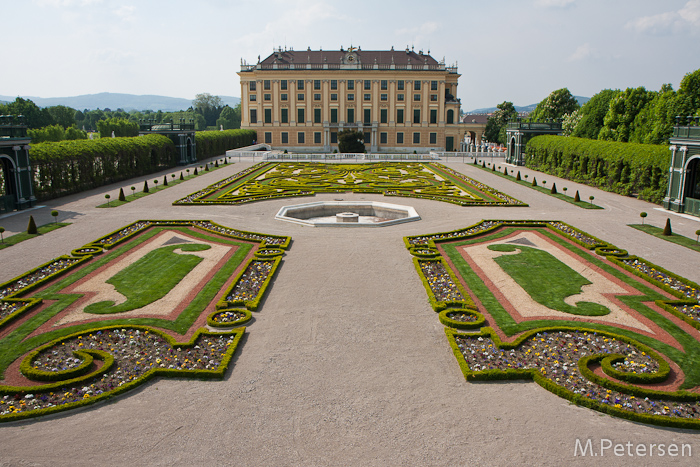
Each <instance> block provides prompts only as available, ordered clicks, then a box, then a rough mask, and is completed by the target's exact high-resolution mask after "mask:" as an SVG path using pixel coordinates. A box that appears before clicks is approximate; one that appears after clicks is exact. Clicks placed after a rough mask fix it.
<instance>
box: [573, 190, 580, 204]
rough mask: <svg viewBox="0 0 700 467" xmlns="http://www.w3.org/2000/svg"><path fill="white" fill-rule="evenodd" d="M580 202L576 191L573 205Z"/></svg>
mask: <svg viewBox="0 0 700 467" xmlns="http://www.w3.org/2000/svg"><path fill="white" fill-rule="evenodd" d="M580 202H581V197H580V196H579V194H578V190H576V196H574V203H580Z"/></svg>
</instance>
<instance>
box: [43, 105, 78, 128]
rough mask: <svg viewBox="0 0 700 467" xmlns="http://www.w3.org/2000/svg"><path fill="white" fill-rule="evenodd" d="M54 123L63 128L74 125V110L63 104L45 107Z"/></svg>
mask: <svg viewBox="0 0 700 467" xmlns="http://www.w3.org/2000/svg"><path fill="white" fill-rule="evenodd" d="M47 109H48V111H49V113H50V114H51V117H52V118H53V121H54V123H56V124H58V125H61V126H62V127H63V128H70V127H72V126H73V125H75V114H76V110H75V109H72V108H70V107H66V106H65V105H54V106H53V107H48V108H47Z"/></svg>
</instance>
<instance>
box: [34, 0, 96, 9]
mask: <svg viewBox="0 0 700 467" xmlns="http://www.w3.org/2000/svg"><path fill="white" fill-rule="evenodd" d="M102 1H103V0H34V2H35V3H36V4H37V5H39V6H52V7H54V8H64V7H74V6H88V5H94V4H97V3H102Z"/></svg>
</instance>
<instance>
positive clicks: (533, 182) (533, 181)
mask: <svg viewBox="0 0 700 467" xmlns="http://www.w3.org/2000/svg"><path fill="white" fill-rule="evenodd" d="M532 186H537V178H536V177H532Z"/></svg>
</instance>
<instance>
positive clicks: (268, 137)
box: [265, 131, 272, 144]
mask: <svg viewBox="0 0 700 467" xmlns="http://www.w3.org/2000/svg"><path fill="white" fill-rule="evenodd" d="M265 143H267V144H271V143H272V132H270V131H266V132H265Z"/></svg>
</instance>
